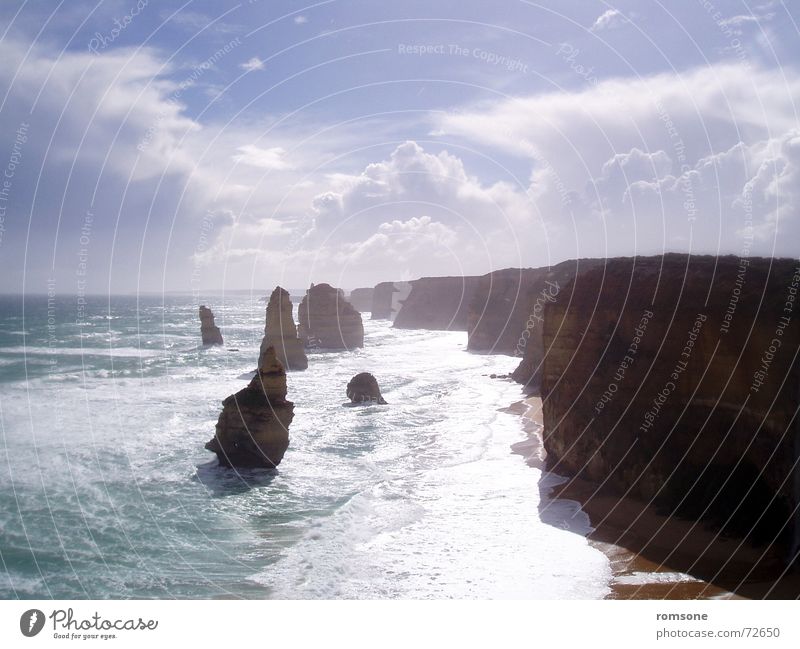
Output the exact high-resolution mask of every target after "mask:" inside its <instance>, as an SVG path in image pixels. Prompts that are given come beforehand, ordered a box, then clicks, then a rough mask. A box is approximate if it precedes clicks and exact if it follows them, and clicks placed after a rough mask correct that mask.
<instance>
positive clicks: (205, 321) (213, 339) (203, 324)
mask: <svg viewBox="0 0 800 649" xmlns="http://www.w3.org/2000/svg"><path fill="white" fill-rule="evenodd" d="M200 335H201V336H202V338H203V344H204V345H222V344H223V342H222V333H220V330H219V327H217V325H215V324H214V313H213V311H211V309H209V308H208V307H207V306H206V305H205V304H201V305H200Z"/></svg>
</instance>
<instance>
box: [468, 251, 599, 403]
mask: <svg viewBox="0 0 800 649" xmlns="http://www.w3.org/2000/svg"><path fill="white" fill-rule="evenodd" d="M602 263H603V260H600V259H578V260H571V261H566V262H563V263H561V264H558V265H556V266H552V267H545V268H523V269H518V268H508V269H505V270H499V271H495V272H493V273H489V274H488V275H484V276H483V277H481V279H480V282H479V284H478V288H477V290H476V291H475V296H474V297H473V299H472V303H471V304H470V309H469V313H468V334H469V340H468V343H467V349H469V350H470V351H477V352H484V353H489V354H509V355H512V356H518V357H521V361H520V364H519V366H518V367H517V369H516V370H515V371H514V372H513V373H512V375H511V377H512V378H513V379H514V380H515V381H517V382H518V383H523V384H525V385H526V386H527V387H528V388H529V389H530V390H531V391H533V392H535V391H536V390H538V386H539V381H540V372H541V365H542V361H543V359H544V347H543V345H542V322H543V319H544V307H545V305H546V304H547V303H549V302H555V301H558V300H567V301H569V299H570V295H571V290H566V291H565V290H564V289H565V288H567V287H568V286H570V281H571V280H572V278H573V277H575V275H577V274H578V273H581V272H584V271H586V270H588V269H590V268H594V267H595V266H597V265H600V264H602Z"/></svg>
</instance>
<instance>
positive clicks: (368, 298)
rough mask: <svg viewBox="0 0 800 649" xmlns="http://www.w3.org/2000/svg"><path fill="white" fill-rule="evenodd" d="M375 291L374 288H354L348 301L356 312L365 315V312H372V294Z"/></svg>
mask: <svg viewBox="0 0 800 649" xmlns="http://www.w3.org/2000/svg"><path fill="white" fill-rule="evenodd" d="M374 291H375V289H372V288H354V289H353V290H352V291H350V295H348V296H347V301H348V302H350V304H352V305H353V308H354V309H355V310H356V311H360V312H361V313H364V312H365V311H372V294H373V293H374Z"/></svg>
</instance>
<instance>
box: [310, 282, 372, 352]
mask: <svg viewBox="0 0 800 649" xmlns="http://www.w3.org/2000/svg"><path fill="white" fill-rule="evenodd" d="M297 319H298V322H299V324H298V334H299V336H300V339H301V340H302V341H303V343H304V344H305V346H306V347H321V348H323V349H354V348H356V347H363V346H364V324H363V322H362V321H361V314H360V313H359V312H358V311H356V310H355V309H354V308H353V305H352V304H350V303H349V302H348V301H347V300H345V299H344V292H343V291H342V290H341V289H337V288H333V287H332V286H331V285H330V284H317V285H316V286H315V285H314V284H312V285H311V288H310V289H308V291H306V295H305V297H304V298H303V301H302V302H300V307H299V309H298V313H297Z"/></svg>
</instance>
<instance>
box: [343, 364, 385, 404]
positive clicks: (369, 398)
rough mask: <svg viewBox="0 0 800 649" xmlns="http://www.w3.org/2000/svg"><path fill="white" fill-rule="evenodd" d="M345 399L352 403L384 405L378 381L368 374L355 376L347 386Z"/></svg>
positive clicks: (362, 373) (363, 373)
mask: <svg viewBox="0 0 800 649" xmlns="http://www.w3.org/2000/svg"><path fill="white" fill-rule="evenodd" d="M347 398H348V399H350V401H351V402H353V403H378V404H380V405H386V401H385V400H384V398H383V395H381V389H380V387H378V379H376V378H375V377H374V376H373V375H372V374H370V373H369V372H361V373H360V374H356V375H355V376H354V377H353V378H352V379H350V382H349V383H348V384H347Z"/></svg>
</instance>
